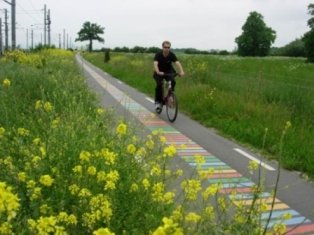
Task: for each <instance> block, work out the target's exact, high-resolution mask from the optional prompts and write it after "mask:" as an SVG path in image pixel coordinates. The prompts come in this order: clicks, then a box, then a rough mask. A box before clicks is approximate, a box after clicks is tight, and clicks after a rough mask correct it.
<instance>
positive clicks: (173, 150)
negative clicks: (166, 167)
mask: <svg viewBox="0 0 314 235" xmlns="http://www.w3.org/2000/svg"><path fill="white" fill-rule="evenodd" d="M176 153H177V150H176V148H175V146H174V145H169V146H167V147H166V148H164V154H165V155H166V156H167V157H173V156H174V155H175V154H176Z"/></svg>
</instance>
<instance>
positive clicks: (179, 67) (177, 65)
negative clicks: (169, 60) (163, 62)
mask: <svg viewBox="0 0 314 235" xmlns="http://www.w3.org/2000/svg"><path fill="white" fill-rule="evenodd" d="M175 64H176V67H177V68H178V69H179V75H180V76H181V77H182V76H184V71H183V68H182V65H181V63H180V61H178V60H177V61H176V62H175Z"/></svg>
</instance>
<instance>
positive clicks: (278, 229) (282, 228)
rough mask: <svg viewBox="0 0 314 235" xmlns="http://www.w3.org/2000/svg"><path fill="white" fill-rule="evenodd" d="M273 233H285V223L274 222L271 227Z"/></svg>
mask: <svg viewBox="0 0 314 235" xmlns="http://www.w3.org/2000/svg"><path fill="white" fill-rule="evenodd" d="M273 230H274V234H285V233H286V231H287V226H286V225H285V224H281V223H279V224H275V225H274V227H273Z"/></svg>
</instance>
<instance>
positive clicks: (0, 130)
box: [0, 127, 5, 138]
mask: <svg viewBox="0 0 314 235" xmlns="http://www.w3.org/2000/svg"><path fill="white" fill-rule="evenodd" d="M4 133H5V129H4V127H0V138H1V137H2V136H3V135H4Z"/></svg>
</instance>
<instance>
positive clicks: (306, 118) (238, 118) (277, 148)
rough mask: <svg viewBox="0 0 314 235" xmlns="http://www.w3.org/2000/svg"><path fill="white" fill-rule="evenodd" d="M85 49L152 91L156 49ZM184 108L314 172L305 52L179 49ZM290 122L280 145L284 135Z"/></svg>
mask: <svg viewBox="0 0 314 235" xmlns="http://www.w3.org/2000/svg"><path fill="white" fill-rule="evenodd" d="M110 56H111V57H110V61H109V62H108V63H104V54H103V53H91V54H87V53H86V54H84V57H85V58H86V59H88V60H89V61H91V62H92V63H93V64H95V65H96V66H98V67H100V68H102V69H103V70H105V71H106V72H108V73H110V74H112V75H113V76H115V77H117V78H118V79H120V80H122V81H124V82H126V83H127V84H129V85H130V86H132V87H135V88H137V89H138V90H140V91H141V92H144V93H146V94H147V95H149V96H151V97H153V94H154V87H155V83H154V80H153V79H152V73H153V66H152V61H153V55H152V54H132V53H128V54H124V53H111V55H110ZM178 57H179V59H180V61H181V63H182V65H183V67H184V69H185V72H186V76H185V77H183V78H178V79H177V88H176V94H177V96H178V97H179V102H180V106H179V109H180V111H181V112H184V113H185V114H187V115H189V116H190V117H191V118H193V119H194V120H196V121H198V122H200V123H201V124H203V125H204V126H206V127H208V128H214V129H215V130H216V131H218V132H219V133H220V134H222V135H224V136H226V137H228V138H231V139H235V140H236V141H238V142H239V143H241V144H243V145H246V146H248V147H251V148H253V149H255V150H256V151H257V152H258V153H260V154H262V155H263V156H265V157H267V158H269V159H276V160H278V159H279V158H280V161H281V164H282V166H284V167H285V168H286V169H290V170H296V171H300V172H302V174H304V176H305V177H311V178H313V177H314V147H313V146H314V138H313V137H314V118H313V117H314V77H313V74H314V65H313V64H308V63H306V62H305V59H302V58H285V57H265V58H250V57H248V58H241V57H237V56H212V55H185V54H178ZM287 123H291V128H289V130H288V132H287V134H286V136H285V140H284V143H283V148H282V151H281V144H280V139H281V135H282V132H283V130H284V128H285V126H286V124H287Z"/></svg>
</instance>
